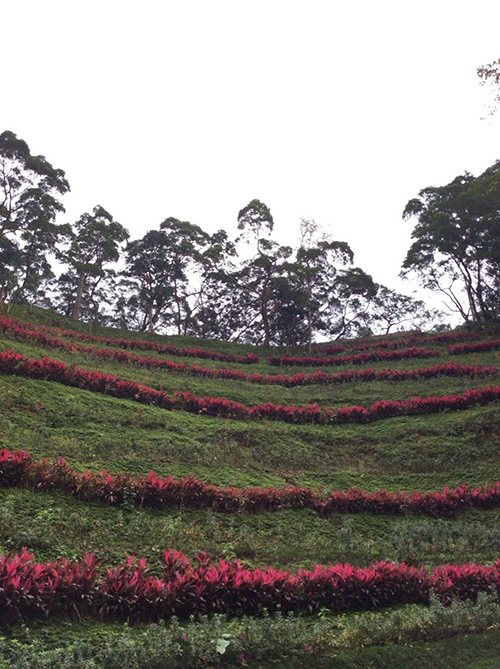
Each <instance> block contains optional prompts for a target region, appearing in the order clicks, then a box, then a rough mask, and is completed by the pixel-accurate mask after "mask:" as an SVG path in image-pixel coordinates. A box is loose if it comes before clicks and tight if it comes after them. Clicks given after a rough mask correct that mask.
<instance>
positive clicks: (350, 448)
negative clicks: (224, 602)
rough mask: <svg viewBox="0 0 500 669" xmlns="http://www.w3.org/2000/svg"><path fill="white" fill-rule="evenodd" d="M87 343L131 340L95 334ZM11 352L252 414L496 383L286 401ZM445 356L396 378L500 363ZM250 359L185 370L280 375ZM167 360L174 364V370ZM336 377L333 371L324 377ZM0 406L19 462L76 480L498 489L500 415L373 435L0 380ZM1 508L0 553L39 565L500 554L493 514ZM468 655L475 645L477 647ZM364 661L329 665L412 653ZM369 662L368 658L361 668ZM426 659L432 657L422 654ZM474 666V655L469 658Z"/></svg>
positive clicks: (60, 500) (80, 358) (237, 349)
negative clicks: (104, 473) (165, 553)
mask: <svg viewBox="0 0 500 669" xmlns="http://www.w3.org/2000/svg"><path fill="white" fill-rule="evenodd" d="M13 315H14V316H16V317H19V318H23V319H24V320H30V321H33V322H42V323H45V324H48V325H60V326H62V327H68V325H69V326H70V327H71V328H72V329H80V330H85V331H87V330H88V329H87V328H85V326H82V325H81V324H76V326H75V324H73V323H70V322H68V321H65V319H62V318H60V317H55V316H53V315H51V314H48V313H47V312H43V311H41V310H35V313H34V314H31V315H30V314H27V313H25V312H23V310H18V311H17V312H16V313H14V314H13ZM94 332H95V333H97V334H106V335H112V336H128V337H133V338H137V336H138V335H137V333H124V332H120V333H117V332H116V331H109V330H108V331H106V330H105V329H100V328H98V329H96V330H95V331H94ZM158 340H160V338H158ZM168 341H169V342H172V343H174V344H176V345H186V346H202V347H203V348H211V349H214V350H219V351H227V352H231V353H239V354H241V353H245V352H247V351H250V350H255V349H253V348H252V347H249V346H238V345H235V344H226V343H221V342H213V341H204V342H201V343H200V342H199V340H195V339H192V338H178V337H172V338H168ZM7 348H14V349H15V350H16V351H19V352H21V353H24V354H26V355H30V356H36V357H38V356H41V355H49V356H50V357H53V358H57V359H60V360H65V361H68V362H71V363H76V364H78V365H79V366H82V367H85V368H88V369H93V368H97V369H99V370H101V371H105V372H108V373H113V374H117V375H119V376H120V377H122V378H127V379H132V380H135V381H139V382H144V383H146V384H148V385H154V386H158V387H163V388H165V389H167V390H177V389H182V390H190V391H192V392H195V393H196V394H199V395H214V396H220V397H227V398H230V399H234V400H237V401H239V402H243V403H246V404H254V403H258V402H264V401H269V400H272V401H274V402H281V403H296V404H301V403H303V402H307V403H309V402H318V403H319V404H321V405H324V406H329V405H332V404H336V405H342V404H358V403H359V404H369V403H370V402H373V401H375V400H377V399H400V398H403V397H411V396H415V395H432V394H448V393H456V392H463V391H464V390H466V389H468V388H474V387H479V386H483V385H488V384H494V383H495V384H498V383H500V375H496V377H487V378H486V379H460V378H458V379H453V378H445V377H442V378H439V379H434V380H428V381H427V380H426V381H411V382H404V383H394V382H374V383H352V384H346V385H343V386H310V387H299V388H293V389H286V388H282V387H279V386H258V385H255V384H251V383H244V382H240V381H238V382H236V381H227V380H214V379H197V378H193V377H188V376H183V375H182V376H181V375H175V374H171V373H165V372H161V371H158V370H146V369H139V368H135V367H133V366H131V365H120V364H118V363H110V362H104V361H102V360H97V359H95V358H92V357H91V356H84V355H80V354H78V355H71V354H67V353H62V352H58V351H55V350H52V349H48V348H47V349H44V348H42V347H38V346H36V345H31V344H30V345H28V344H23V343H21V342H17V341H15V340H12V339H9V338H7V337H6V338H4V339H1V340H0V350H5V349H7ZM433 348H434V347H433ZM443 352H444V353H445V354H444V355H443V356H442V357H440V358H436V359H429V360H414V361H400V362H397V363H392V364H390V366H391V367H392V368H395V369H405V368H410V367H425V366H428V365H431V364H434V363H438V362H439V363H441V362H446V361H448V360H454V361H456V362H466V363H480V364H498V363H499V361H500V355H499V353H496V352H490V353H485V354H473V355H469V356H453V357H451V356H448V355H447V354H446V349H445V348H443ZM257 353H258V354H259V355H260V356H261V361H260V362H259V363H258V364H256V365H237V364H231V365H228V364H226V363H221V362H213V361H199V360H187V361H186V359H181V358H178V360H179V361H182V362H188V363H189V362H196V364H201V365H203V366H214V367H218V368H220V367H227V366H231V367H234V368H237V369H242V370H243V371H247V372H261V373H267V374H274V373H277V372H283V373H286V372H287V370H283V369H279V370H278V369H277V368H275V367H271V366H269V365H267V364H266V362H265V355H266V353H268V351H266V350H264V349H258V350H257ZM169 359H172V360H174V359H175V358H174V357H170V356H169ZM370 366H373V367H387V366H389V364H387V363H386V364H380V363H379V364H374V365H370ZM341 369H343V368H342V367H338V368H337V367H336V368H334V369H333V370H332V371H340V370H341ZM288 371H289V372H290V373H295V372H297V371H307V370H303V369H302V368H300V369H298V368H292V369H290V370H288ZM310 371H314V370H310ZM0 406H1V407H2V411H1V414H0V442H1V444H2V445H4V446H8V447H9V448H26V449H27V450H29V451H31V452H33V453H35V454H36V455H38V456H65V457H66V458H67V459H68V460H69V462H70V464H71V465H72V466H74V467H76V468H81V469H85V468H88V469H100V468H103V467H105V468H106V469H108V470H109V471H112V472H114V471H120V470H124V469H127V470H129V471H131V472H134V473H147V472H148V471H150V470H151V469H155V470H156V471H157V472H158V473H161V474H175V475H186V474H196V475H197V476H198V477H199V478H202V479H203V480H205V481H208V482H213V483H221V484H233V485H241V486H243V485H262V486H264V485H283V484H288V483H298V484H307V485H311V486H324V487H325V488H327V489H333V488H345V487H347V486H349V485H355V486H362V487H364V488H367V489H370V490H375V489H378V488H381V487H387V488H389V489H393V490H398V489H425V490H434V489H440V488H442V487H443V486H444V485H447V484H448V485H451V486H454V485H458V484H459V483H463V482H466V483H470V484H474V485H481V484H486V483H493V482H494V481H495V480H497V479H498V478H499V476H498V471H499V467H498V464H499V462H500V451H499V449H498V444H499V434H500V428H499V425H500V421H499V418H500V408H499V407H498V405H495V404H493V405H489V406H486V407H482V408H476V409H471V410H468V411H465V412H456V413H452V412H450V413H446V414H440V415H435V416H425V417H411V418H394V419H390V420H385V421H380V422H379V423H375V424H373V425H353V426H337V427H335V426H306V425H304V426H293V425H287V424H284V423H278V422H275V423H269V424H266V423H257V422H254V423H245V422H240V421H229V420H223V419H216V418H206V417H202V416H196V415H192V414H187V413H183V412H168V411H164V410H161V409H156V408H154V407H143V406H140V407H139V406H138V405H137V404H135V403H133V402H129V401H125V400H117V399H113V398H110V397H103V396H100V395H95V394H91V393H88V392H84V391H79V390H76V389H72V388H67V387H63V386H60V385H58V384H56V383H50V382H41V381H32V380H28V379H21V378H13V377H0ZM0 500H1V502H0V503H1V509H2V510H1V513H0V547H1V548H2V549H3V550H18V549H20V548H21V547H22V546H24V545H26V546H28V547H29V548H31V549H33V550H34V551H35V552H36V554H37V555H38V556H40V557H50V558H53V557H57V556H59V555H65V556H68V557H77V556H79V555H81V553H82V552H84V551H89V550H92V551H96V552H98V554H99V555H100V556H101V557H102V558H103V560H104V562H105V563H108V564H111V563H113V562H114V563H116V562H118V561H119V560H121V559H123V558H124V557H126V556H127V555H128V554H129V553H130V552H135V553H138V554H140V555H146V556H147V557H148V558H150V559H151V560H152V561H153V563H154V561H155V556H157V555H158V554H159V552H160V551H161V550H162V549H163V548H165V547H170V546H173V547H176V548H179V549H181V550H183V551H185V552H187V553H192V552H194V551H199V550H208V551H210V552H212V553H216V554H221V555H226V556H229V557H233V556H234V557H238V558H240V559H242V560H244V561H245V562H247V563H248V564H250V565H257V564H258V565H262V564H263V563H271V564H274V565H276V566H286V567H289V568H293V569H295V568H297V567H299V566H310V565H312V564H315V563H317V562H329V561H337V560H341V561H349V562H352V563H356V564H366V563H367V562H369V561H371V560H373V559H392V560H408V561H413V562H415V563H418V564H427V565H433V564H440V563H443V562H447V561H451V562H462V561H467V560H475V561H480V562H487V561H492V560H494V559H496V558H497V557H498V555H499V553H500V531H497V529H496V526H497V521H498V517H499V515H500V512H496V511H490V512H482V513H478V512H475V513H467V514H462V515H461V516H460V517H458V518H456V519H452V520H447V521H443V520H435V519H423V518H421V517H406V518H390V517H382V516H380V517H376V516H369V515H358V516H347V515H343V516H335V517H333V518H331V519H329V520H323V519H320V518H318V517H317V516H316V515H315V514H314V513H313V512H310V511H286V512H280V513H269V514H259V515H244V514H239V515H229V514H227V515H225V514H218V513H214V512H205V511H193V510H189V509H180V510H179V509H171V510H166V511H151V510H137V509H132V510H130V509H124V508H121V509H114V508H110V507H106V506H104V505H99V504H86V503H83V502H79V501H78V500H74V499H70V498H69V497H67V496H64V495H61V494H57V493H50V494H49V493H44V494H36V493H33V492H31V491H27V490H5V489H4V490H0ZM422 537H425V540H424V541H422ZM443 643H444V642H443ZM475 643H476V642H475V641H471V647H473V646H475ZM433 645H434V646H436V648H437V645H436V644H433ZM486 646H488V644H486ZM443 647H446V643H444V646H443ZM465 647H467V644H465ZM363 652H364V653H367V655H366V661H365V662H364V664H359V665H358V664H353V663H352V662H354V661H355V660H353V659H350V660H347V659H346V660H345V662H347V664H346V663H344V664H332V665H331V666H339V667H340V666H342V667H343V666H345V667H350V666H382V664H376V662H377V661H378V660H377V658H378V657H380V658H383V657H385V655H384V653H385V654H387V653H389V654H390V652H394V653H395V655H394V658H396V656H398V657H399V655H401V658H403V656H404V653H405V651H402V650H401V649H394V651H390V650H388V649H384V650H383V651H382V650H380V649H372V651H370V650H367V651H363ZM370 652H372V655H373V658H374V659H370V660H369V659H368V658H369V656H370ZM436 652H438V651H437V650H436ZM464 652H465V651H464ZM412 653H413V655H412V654H411V653H410V654H407V655H405V657H406V659H405V660H404V662H405V663H406V664H404V666H413V664H410V663H409V662H410V660H409V658H410V657H415V658H416V657H420V655H421V653H420V650H418V649H417V648H415V649H414V651H412ZM422 653H423V657H424V658H425V657H427V656H428V654H429V651H428V650H425V651H424V650H422ZM398 654H399V655H398ZM445 655H446V653H444V655H443V657H444V656H445ZM473 655H474V657H476V656H477V653H473ZM346 657H347V656H346ZM353 657H354V655H353ZM433 657H434V659H435V657H437V656H433ZM485 658H486V655H485ZM360 661H361V660H360ZM397 661H398V662H399V660H397ZM485 661H486V659H485ZM369 662H372V664H370V663H369ZM373 662H375V663H373ZM392 662H393V665H391V666H399V665H396V664H395V663H394V662H396V659H394V660H392ZM401 662H403V660H401ZM478 662H480V660H478ZM419 665H420V666H424V667H425V666H429V667H430V666H441V665H439V664H425V660H422V659H420V661H419ZM289 666H290V665H289ZM385 666H387V660H386V665H385ZM401 666H403V664H402V665H401ZM415 666H416V663H415ZM442 666H445V665H442ZM454 666H461V665H459V664H454ZM463 666H477V667H478V668H479V667H482V666H484V667H488V666H494V665H490V664H487V663H486V664H476V665H463Z"/></svg>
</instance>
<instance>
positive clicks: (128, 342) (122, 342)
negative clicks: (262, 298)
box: [0, 316, 259, 364]
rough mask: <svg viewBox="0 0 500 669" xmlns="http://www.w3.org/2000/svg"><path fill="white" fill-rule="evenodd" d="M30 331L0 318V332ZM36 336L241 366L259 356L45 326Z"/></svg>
mask: <svg viewBox="0 0 500 669" xmlns="http://www.w3.org/2000/svg"><path fill="white" fill-rule="evenodd" d="M16 328H17V329H18V330H31V328H29V327H26V324H25V323H23V322H21V321H17V320H16V319H14V318H5V317H4V316H0V331H4V332H6V331H12V332H15V329H16ZM32 332H34V333H36V334H37V338H38V340H39V341H41V340H42V336H41V335H43V333H49V334H50V333H52V334H54V333H56V334H59V335H60V336H62V337H69V338H72V339H79V340H81V341H89V342H94V343H100V344H106V345H108V346H117V347H118V348H123V349H132V350H146V351H156V352H157V353H166V354H169V355H177V356H180V357H187V358H205V359H207V358H208V359H210V360H224V361H226V362H239V363H243V364H251V363H254V362H258V360H259V356H258V355H255V354H253V353H247V355H244V356H241V355H231V354H230V353H218V352H217V351H209V350H207V349H202V348H184V347H181V346H174V345H173V344H159V343H157V342H154V341H147V340H145V339H124V338H113V337H99V336H97V335H89V334H82V333H81V332H74V331H73V330H57V329H56V328H49V327H47V326H42V325H39V326H37V330H32Z"/></svg>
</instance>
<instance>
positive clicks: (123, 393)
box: [0, 351, 500, 424]
mask: <svg viewBox="0 0 500 669" xmlns="http://www.w3.org/2000/svg"><path fill="white" fill-rule="evenodd" d="M0 374H13V375H17V376H24V377H28V378H33V379H43V380H46V381H57V382H59V383H62V384H64V385H67V386H72V387H75V388H80V389H82V390H89V391H91V392H95V393H103V394H106V395H112V396H113V397H118V398H122V399H130V400H133V401H135V402H140V403H141V404H150V405H155V406H158V407H161V408H163V409H172V410H173V409H176V410H183V411H188V412H190V413H197V414H200V415H206V416H217V417H222V418H236V419H240V420H262V419H264V420H282V421H285V422H287V423H297V424H307V423H318V424H345V423H369V422H373V421H376V420H381V419H384V418H391V417H394V416H412V415H425V414H431V413H438V412H440V411H444V410H455V411H460V410H463V409H467V408H469V407H472V406H475V405H484V404H488V403H489V402H494V401H496V400H498V399H500V386H493V387H484V388H477V389H475V390H468V391H467V392H466V393H464V394H463V395H445V396H436V397H413V398H411V399H406V400H387V401H381V402H374V403H373V404H371V405H370V406H368V407H363V406H351V407H342V408H339V409H337V408H336V407H331V408H322V407H319V406H318V405H317V404H309V405H302V406H295V405H291V406H287V405H281V404H274V403H273V402H268V403H267V404H258V405H255V406H246V405H244V404H240V403H238V402H234V401H233V400H227V399H223V398H221V397H197V396H196V395H194V394H193V393H188V392H176V393H174V394H173V395H169V394H168V393H167V392H166V391H164V390H156V389H155V388H149V387H148V386H143V385H141V384H139V383H136V382H134V381H125V380H122V379H120V378H119V377H118V376H114V375H112V374H103V373H101V372H98V371H89V370H85V369H80V368H78V367H71V366H68V365H66V364H65V363H64V362H60V361H58V360H52V359H51V358H42V359H40V360H33V359H30V358H27V357H26V356H23V355H21V354H20V353H15V352H14V351H6V352H4V353H0Z"/></svg>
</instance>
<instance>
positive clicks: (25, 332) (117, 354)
mask: <svg viewBox="0 0 500 669" xmlns="http://www.w3.org/2000/svg"><path fill="white" fill-rule="evenodd" d="M1 318H2V317H0V328H1V326H2V320H1ZM8 320H13V319H4V321H8ZM4 332H9V334H13V335H14V336H15V337H16V338H18V339H22V340H28V341H36V342H38V343H40V344H43V345H44V346H49V347H51V348H56V349H59V350H64V351H67V352H69V353H76V352H81V353H84V354H86V355H91V356H93V357H96V358H103V359H106V360H113V361H116V362H119V363H127V364H130V365H135V366H138V367H147V368H149V369H162V370H164V371H167V372H174V373H177V374H187V375H189V376H195V377H209V378H218V379H229V380H236V381H246V382H248V383H256V384H260V385H271V384H274V385H281V386H284V387H286V388H293V387H295V386H309V385H316V384H322V385H323V384H324V385H326V384H342V383H349V382H370V381H375V380H385V381H407V380H411V379H431V378H435V377H439V376H451V377H460V376H483V375H486V374H495V373H496V372H497V371H498V368H497V367H495V366H486V365H465V364H459V363H445V364H443V365H432V366H431V367H425V368H423V369H407V370H395V369H373V368H369V369H363V370H346V371H343V372H337V373H336V374H332V373H329V372H322V371H318V372H313V373H311V374H303V373H299V374H294V375H292V376H285V375H283V374H271V375H265V374H249V373H248V372H242V371H240V370H238V369H214V368H212V367H200V366H199V365H194V364H193V365H186V364H185V363H183V362H173V361H171V360H164V359H162V358H151V357H145V356H140V355H135V354H133V353H129V352H128V351H121V350H116V349H112V348H103V349H97V348H94V347H92V346H86V345H84V344H67V343H66V342H63V341H62V340H61V339H59V338H58V337H52V336H51V335H47V334H45V333H43V332H38V331H34V330H30V329H28V328H25V327H22V328H21V327H18V326H17V325H15V326H13V325H12V324H8V327H7V325H5V324H4Z"/></svg>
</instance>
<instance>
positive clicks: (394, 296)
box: [369, 286, 442, 335]
mask: <svg viewBox="0 0 500 669" xmlns="http://www.w3.org/2000/svg"><path fill="white" fill-rule="evenodd" d="M441 316H442V314H441V312H439V311H437V310H436V309H432V308H429V307H428V306H427V305H426V304H425V302H424V301H423V300H416V299H414V298H413V297H410V296H409V295H403V294H402V293H398V292H397V291H395V290H391V289H390V288H387V287H386V286H378V291H377V294H376V295H375V297H373V298H372V300H371V304H370V319H369V326H370V329H371V330H372V332H373V330H374V331H375V332H373V333H376V334H378V331H377V330H378V329H380V330H381V332H380V334H384V335H386V334H389V332H390V331H391V330H392V329H393V328H397V329H398V330H399V331H402V330H423V329H425V328H427V327H428V326H429V325H431V324H437V323H438V322H439V321H440V319H441Z"/></svg>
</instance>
